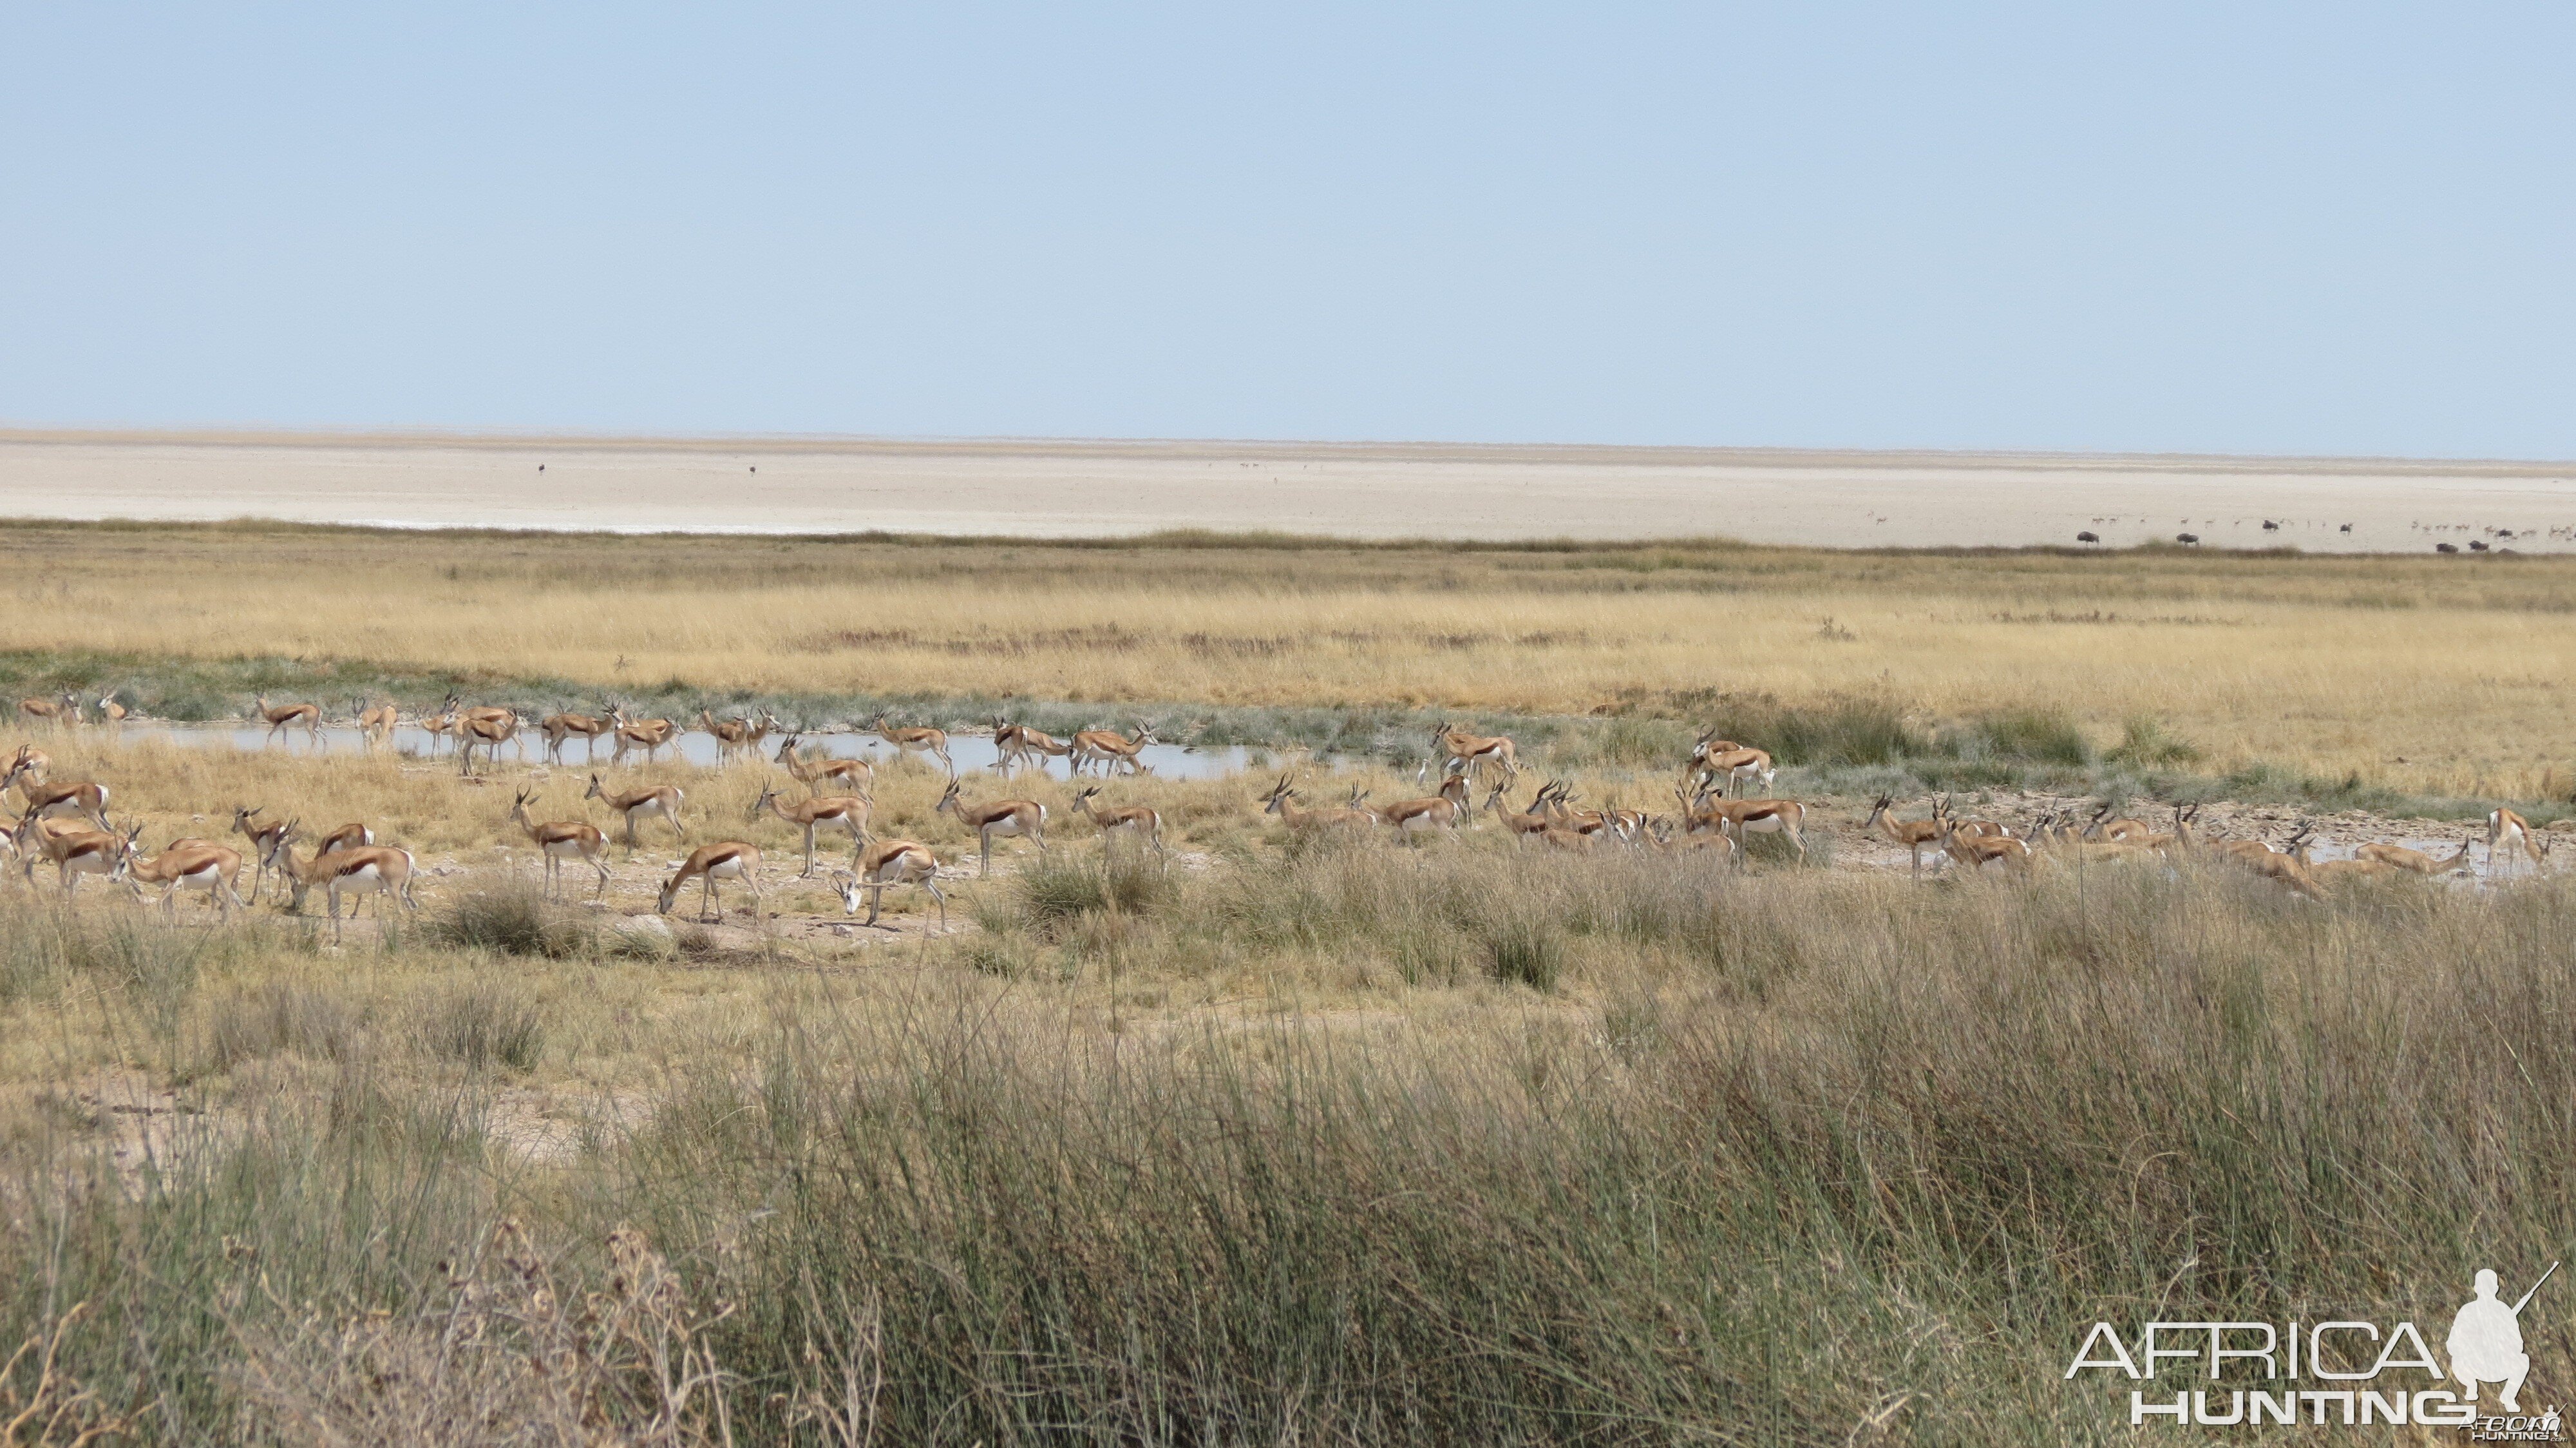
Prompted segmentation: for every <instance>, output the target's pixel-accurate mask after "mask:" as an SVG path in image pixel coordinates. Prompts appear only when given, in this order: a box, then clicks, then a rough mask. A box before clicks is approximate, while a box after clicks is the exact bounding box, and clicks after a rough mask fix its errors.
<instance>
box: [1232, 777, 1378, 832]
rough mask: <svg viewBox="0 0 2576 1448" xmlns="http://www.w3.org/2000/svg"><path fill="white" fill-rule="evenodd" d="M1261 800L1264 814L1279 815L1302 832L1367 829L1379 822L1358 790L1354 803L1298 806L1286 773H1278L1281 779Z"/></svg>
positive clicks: (1286, 822)
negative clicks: (1362, 802)
mask: <svg viewBox="0 0 2576 1448" xmlns="http://www.w3.org/2000/svg"><path fill="white" fill-rule="evenodd" d="M1258 803H1259V804H1260V805H1261V812H1262V813H1263V814H1275V815H1277V816H1279V819H1280V822H1281V823H1282V824H1285V825H1287V826H1288V828H1290V829H1291V830H1294V831H1296V832H1297V833H1299V834H1304V833H1307V832H1309V831H1312V830H1330V829H1367V828H1368V827H1370V826H1371V825H1374V824H1376V823H1377V815H1376V813H1375V812H1374V811H1371V810H1365V809H1362V808H1360V807H1359V804H1358V800H1357V795H1356V793H1355V794H1354V796H1353V801H1352V803H1351V804H1349V805H1346V806H1329V805H1328V806H1326V807H1324V808H1322V809H1300V808H1298V806H1297V791H1296V789H1295V788H1294V787H1292V786H1291V785H1290V783H1289V777H1288V776H1287V775H1284V774H1283V775H1281V776H1279V782H1278V783H1277V784H1274V785H1272V786H1271V787H1270V793H1268V794H1266V795H1263V796H1262V797H1261V799H1260V800H1259V801H1258Z"/></svg>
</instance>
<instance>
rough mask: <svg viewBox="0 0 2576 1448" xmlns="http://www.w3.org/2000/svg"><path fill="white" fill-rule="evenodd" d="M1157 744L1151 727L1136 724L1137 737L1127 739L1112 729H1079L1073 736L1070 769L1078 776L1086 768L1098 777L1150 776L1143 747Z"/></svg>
mask: <svg viewBox="0 0 2576 1448" xmlns="http://www.w3.org/2000/svg"><path fill="white" fill-rule="evenodd" d="M1155 742H1157V741H1156V740H1155V738H1154V726H1152V725H1151V724H1148V723H1145V722H1144V721H1142V720H1139V721H1137V724H1136V737H1134V738H1133V739H1130V738H1128V737H1127V736H1126V735H1124V734H1121V733H1119V732H1118V731H1117V730H1115V729H1082V730H1077V731H1075V733H1074V736H1073V769H1072V772H1073V773H1075V774H1079V773H1081V772H1082V767H1083V766H1084V765H1086V764H1089V765H1092V766H1094V767H1095V768H1097V769H1099V770H1100V772H1101V773H1103V774H1108V773H1112V772H1118V773H1125V774H1151V773H1152V772H1153V771H1152V770H1150V769H1147V768H1146V767H1145V757H1144V756H1145V746H1146V745H1148V744H1152V743H1155Z"/></svg>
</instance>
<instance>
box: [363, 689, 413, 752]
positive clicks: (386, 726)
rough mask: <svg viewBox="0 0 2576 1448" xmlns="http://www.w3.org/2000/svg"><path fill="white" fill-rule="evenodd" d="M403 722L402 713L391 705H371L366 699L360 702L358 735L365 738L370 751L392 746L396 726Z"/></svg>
mask: <svg viewBox="0 0 2576 1448" xmlns="http://www.w3.org/2000/svg"><path fill="white" fill-rule="evenodd" d="M401 720H402V712H401V711H400V710H399V709H396V708H395V707H394V706H393V705H392V704H391V703H384V704H369V703H368V702H367V701H366V700H364V699H360V700H359V701H358V733H359V734H360V735H361V736H362V737H364V738H365V740H366V742H367V747H368V748H369V749H382V748H384V747H385V746H386V745H388V744H391V743H392V742H393V739H394V726H395V725H396V724H398V723H400V722H401Z"/></svg>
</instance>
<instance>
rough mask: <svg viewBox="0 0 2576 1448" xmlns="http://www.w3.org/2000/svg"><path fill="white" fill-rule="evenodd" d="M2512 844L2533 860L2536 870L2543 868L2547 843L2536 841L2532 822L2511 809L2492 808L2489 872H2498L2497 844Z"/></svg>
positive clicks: (2488, 846) (2488, 854) (2488, 845)
mask: <svg viewBox="0 0 2576 1448" xmlns="http://www.w3.org/2000/svg"><path fill="white" fill-rule="evenodd" d="M2498 845H2512V846H2513V847H2515V848H2516V849H2518V850H2519V851H2521V853H2522V855H2523V857H2524V858H2526V859H2528V860H2530V861H2531V867H2532V868H2533V869H2535V870H2537V869H2540V868H2542V865H2541V857H2542V856H2543V855H2545V854H2546V853H2548V847H2547V846H2546V845H2542V844H2538V843H2535V837H2534V836H2533V834H2532V832H2531V822H2530V821H2529V820H2526V819H2524V818H2523V817H2522V816H2520V815H2518V814H2515V813H2514V812H2513V811H2512V810H2509V809H2496V810H2491V811H2489V812H2488V814H2487V873H2488V874H2490V875H2492V874H2494V873H2495V872H2496V846H2498Z"/></svg>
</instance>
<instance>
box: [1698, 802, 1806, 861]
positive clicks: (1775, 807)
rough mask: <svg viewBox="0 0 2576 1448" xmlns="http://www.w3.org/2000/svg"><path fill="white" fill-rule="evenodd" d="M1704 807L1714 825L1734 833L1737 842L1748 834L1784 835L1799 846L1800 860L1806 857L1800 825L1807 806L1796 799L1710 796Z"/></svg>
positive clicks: (1722, 830) (1722, 831)
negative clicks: (1718, 797)
mask: <svg viewBox="0 0 2576 1448" xmlns="http://www.w3.org/2000/svg"><path fill="white" fill-rule="evenodd" d="M1707 810H1708V816H1709V817H1713V819H1714V821H1715V823H1716V825H1717V830H1718V833H1720V834H1723V835H1732V836H1734V838H1735V841H1736V843H1737V845H1739V846H1741V845H1742V844H1743V843H1744V837H1745V836H1746V835H1748V834H1752V835H1787V836H1788V837H1789V843H1791V844H1793V845H1796V846H1797V847H1798V858H1799V859H1802V860H1803V859H1805V858H1806V857H1807V836H1806V833H1805V830H1804V828H1803V827H1804V825H1805V824H1806V820H1807V807H1806V806H1805V805H1802V804H1800V803H1798V802H1797V801H1796V800H1790V799H1760V800H1746V799H1712V800H1710V801H1708V803H1707Z"/></svg>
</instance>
